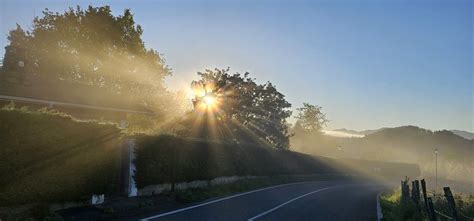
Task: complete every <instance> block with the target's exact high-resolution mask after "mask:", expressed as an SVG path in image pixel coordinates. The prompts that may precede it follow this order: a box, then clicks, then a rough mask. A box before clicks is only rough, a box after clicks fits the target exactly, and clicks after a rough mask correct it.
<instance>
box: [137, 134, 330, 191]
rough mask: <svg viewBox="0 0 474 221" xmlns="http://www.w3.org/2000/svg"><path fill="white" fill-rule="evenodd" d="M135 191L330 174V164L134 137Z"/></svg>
mask: <svg viewBox="0 0 474 221" xmlns="http://www.w3.org/2000/svg"><path fill="white" fill-rule="evenodd" d="M136 139H137V145H138V148H137V150H136V159H135V165H136V173H135V181H136V183H137V186H138V188H143V187H145V186H147V185H153V184H159V183H172V182H189V181H194V180H209V179H212V178H215V177H219V176H234V175H237V176H245V175H254V176H260V175H264V176H271V175H284V174H311V173H332V172H335V169H333V168H332V167H330V166H329V164H330V162H331V160H330V159H328V158H324V157H315V156H311V155H306V154H301V153H297V152H292V151H287V150H278V149H274V148H269V147H259V146H252V145H239V144H225V143H218V142H210V141H205V140H196V139H189V138H188V139H186V138H179V137H175V136H171V135H160V136H156V137H153V136H140V137H136Z"/></svg>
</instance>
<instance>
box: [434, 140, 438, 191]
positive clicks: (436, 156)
mask: <svg viewBox="0 0 474 221" xmlns="http://www.w3.org/2000/svg"><path fill="white" fill-rule="evenodd" d="M434 153H435V174H436V181H435V182H436V190H437V189H438V148H436V149H435V150H434Z"/></svg>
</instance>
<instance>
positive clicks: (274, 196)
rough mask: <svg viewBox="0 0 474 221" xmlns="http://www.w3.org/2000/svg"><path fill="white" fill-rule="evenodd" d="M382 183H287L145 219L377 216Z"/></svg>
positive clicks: (348, 217)
mask: <svg viewBox="0 0 474 221" xmlns="http://www.w3.org/2000/svg"><path fill="white" fill-rule="evenodd" d="M382 188H383V187H382V186H380V185H373V184H367V183H360V182H349V181H318V182H306V183H297V184H286V185H280V186H275V187H269V188H264V189H260V190H256V191H251V192H246V193H242V194H237V195H233V196H230V197H224V198H220V199H217V200H210V201H206V202H203V203H198V204H194V205H191V206H189V207H185V208H182V209H178V210H174V211H170V212H167V213H162V214H156V215H154V216H149V217H143V219H142V220H153V221H158V220H172V221H175V220H206V221H212V220H216V221H217V220H219V221H221V220H230V221H232V220H249V221H250V220H371V221H373V220H377V194H378V192H380V190H382Z"/></svg>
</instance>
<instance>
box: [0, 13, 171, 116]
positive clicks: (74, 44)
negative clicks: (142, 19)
mask: <svg viewBox="0 0 474 221" xmlns="http://www.w3.org/2000/svg"><path fill="white" fill-rule="evenodd" d="M32 26H33V27H32V30H31V31H24V30H23V29H22V28H21V27H20V26H19V25H17V27H16V29H14V30H12V31H10V33H9V36H8V40H9V45H8V46H7V47H6V50H5V57H4V63H3V72H4V73H7V72H18V73H21V74H24V73H28V74H32V75H35V76H41V77H43V78H47V79H49V80H50V81H51V82H54V84H61V82H74V83H78V84H83V85H93V86H95V87H98V88H102V89H104V90H107V91H112V92H114V93H116V94H121V95H122V96H123V95H128V96H136V95H140V96H139V98H140V99H141V103H144V104H148V105H149V106H152V104H153V103H154V102H156V101H157V100H159V99H157V98H161V99H165V98H167V96H166V92H165V90H164V86H163V79H164V77H165V76H168V75H170V73H171V70H170V69H169V68H168V66H167V65H165V60H164V59H163V58H162V56H161V55H160V54H159V53H158V52H157V51H155V50H153V49H147V48H146V47H145V44H144V42H143V40H142V39H141V36H142V34H143V29H142V27H141V26H140V25H136V24H135V20H134V17H133V14H132V13H131V11H130V10H129V9H126V10H124V12H123V14H122V15H120V16H114V15H113V14H112V11H111V9H110V7H109V6H103V7H92V6H89V7H88V8H87V9H85V10H84V9H81V8H80V7H79V6H78V7H77V8H76V9H73V8H70V9H69V10H67V11H65V12H64V13H57V12H56V13H54V12H51V11H49V10H48V9H45V10H44V11H43V14H42V16H41V17H35V19H34V20H33V25H32ZM19 62H21V63H22V64H23V67H21V66H20V65H19ZM163 108H166V106H163Z"/></svg>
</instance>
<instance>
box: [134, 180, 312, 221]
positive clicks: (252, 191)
mask: <svg viewBox="0 0 474 221" xmlns="http://www.w3.org/2000/svg"><path fill="white" fill-rule="evenodd" d="M313 182H320V181H305V182H296V183H285V184H280V185H276V186H269V187H265V188H261V189H256V190H251V191H248V192H243V193H239V194H235V195H231V196H227V197H224V198H219V199H216V200H212V201H209V202H205V203H201V204H197V205H194V206H189V207H185V208H181V209H177V210H173V211H170V212H166V213H161V214H158V215H155V216H150V217H147V218H143V219H140V221H148V220H151V219H156V218H159V217H163V216H168V215H171V214H175V213H179V212H183V211H186V210H190V209H194V208H198V207H201V206H205V205H209V204H213V203H217V202H220V201H224V200H228V199H232V198H236V197H239V196H243V195H247V194H250V193H256V192H260V191H264V190H269V189H273V188H278V187H282V186H291V185H296V184H304V183H313Z"/></svg>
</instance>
